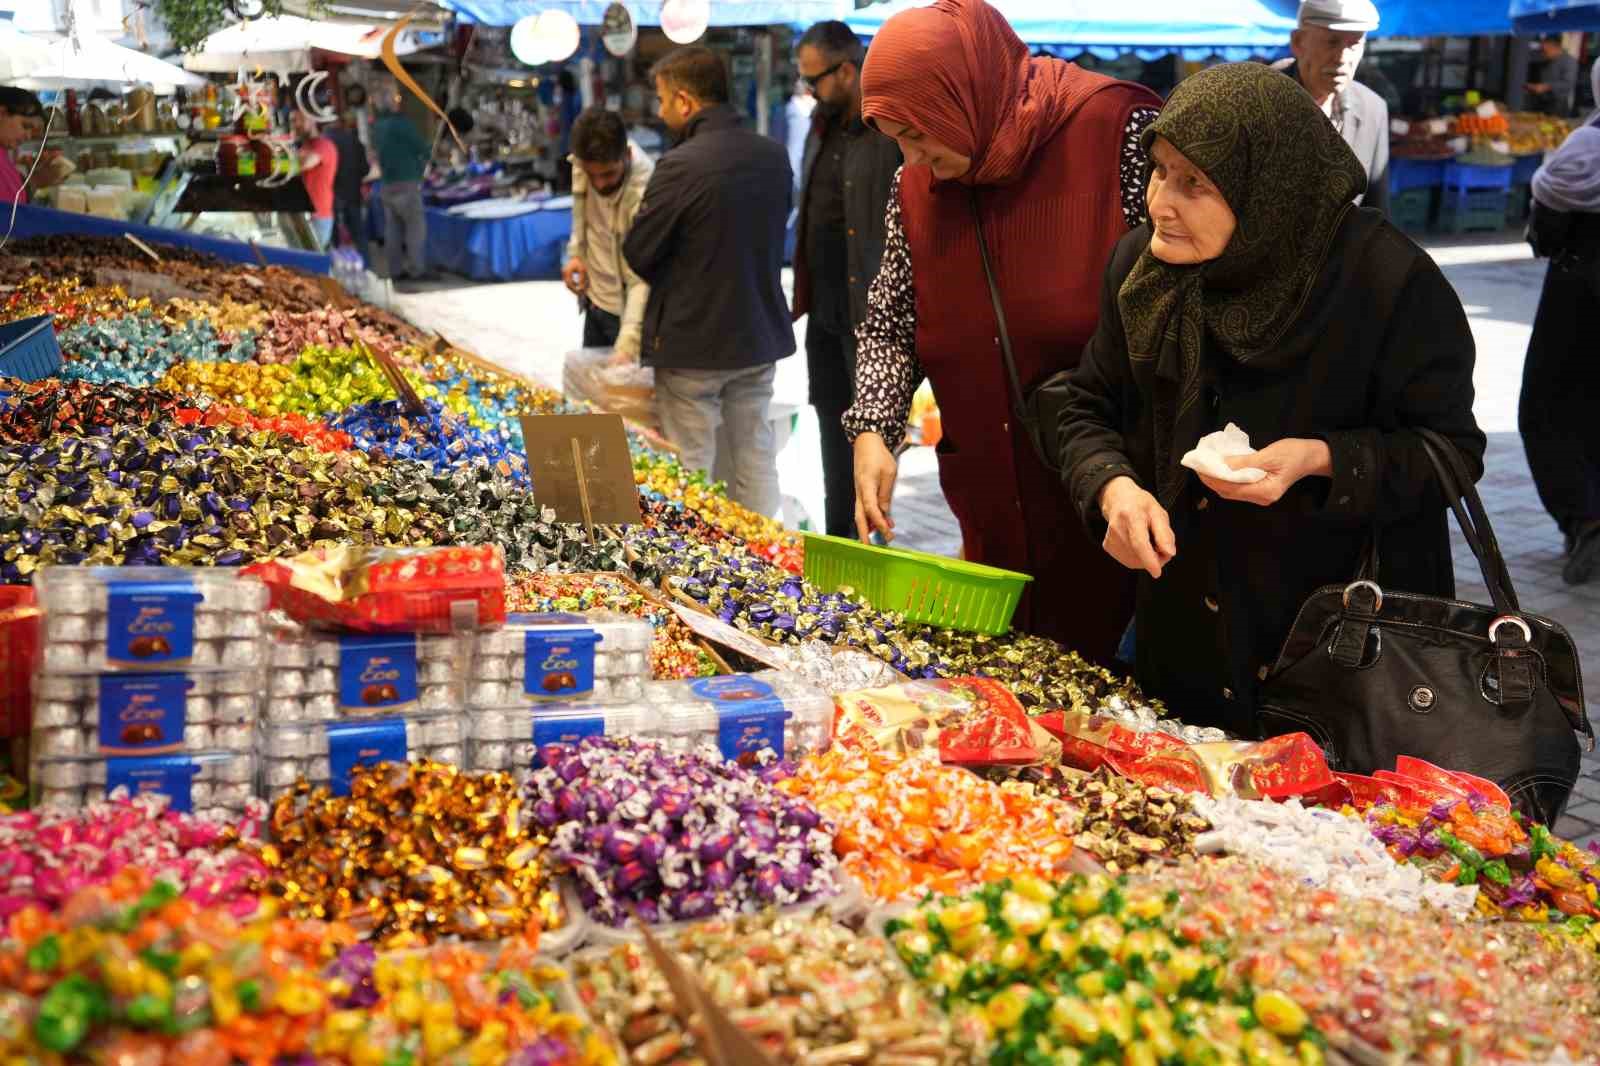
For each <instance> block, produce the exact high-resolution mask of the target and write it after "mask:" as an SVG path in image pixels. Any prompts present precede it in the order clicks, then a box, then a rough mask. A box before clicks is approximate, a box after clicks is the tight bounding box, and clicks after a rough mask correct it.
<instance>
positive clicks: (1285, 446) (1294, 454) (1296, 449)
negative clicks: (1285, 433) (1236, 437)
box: [1200, 437, 1333, 507]
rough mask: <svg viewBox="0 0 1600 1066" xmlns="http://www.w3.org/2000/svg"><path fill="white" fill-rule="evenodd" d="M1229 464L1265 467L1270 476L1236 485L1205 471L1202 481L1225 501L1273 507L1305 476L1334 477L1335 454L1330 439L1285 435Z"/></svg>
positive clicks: (1242, 468) (1234, 459)
mask: <svg viewBox="0 0 1600 1066" xmlns="http://www.w3.org/2000/svg"><path fill="white" fill-rule="evenodd" d="M1227 463H1228V466H1230V467H1232V468H1233V469H1234V470H1244V469H1246V468H1247V467H1254V468H1256V469H1257V470H1265V471H1266V472H1267V476H1266V477H1264V478H1262V479H1261V480H1260V481H1257V482H1256V483H1255V484H1253V485H1235V484H1234V483H1233V482H1231V481H1218V480H1216V479H1215V478H1209V477H1206V476H1205V475H1204V474H1202V475H1200V480H1201V482H1203V483H1204V484H1205V486H1206V488H1208V489H1210V490H1211V491H1212V492H1214V493H1216V494H1217V495H1218V496H1221V497H1222V498H1223V499H1225V500H1237V501H1239V502H1240V503H1253V504H1255V505H1256V506H1257V507H1271V506H1272V505H1273V504H1275V503H1277V502H1278V501H1279V500H1281V499H1282V498H1283V494H1284V493H1286V492H1288V491H1289V488H1290V486H1292V485H1293V484H1294V483H1295V482H1297V481H1299V480H1300V479H1301V478H1306V477H1332V476H1333V456H1332V454H1331V453H1330V452H1329V451H1328V444H1327V442H1326V441H1320V440H1307V439H1305V438H1302V437H1285V438H1284V439H1283V440H1280V441H1276V442H1274V443H1272V444H1269V445H1267V446H1266V447H1265V448H1262V449H1261V450H1260V451H1258V452H1252V453H1250V454H1249V455H1237V456H1233V457H1232V458H1230V459H1228V460H1227Z"/></svg>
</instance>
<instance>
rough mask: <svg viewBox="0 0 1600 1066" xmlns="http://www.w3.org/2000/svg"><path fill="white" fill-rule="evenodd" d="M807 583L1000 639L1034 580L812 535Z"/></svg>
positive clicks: (936, 623)
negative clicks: (847, 591) (849, 592)
mask: <svg viewBox="0 0 1600 1066" xmlns="http://www.w3.org/2000/svg"><path fill="white" fill-rule="evenodd" d="M806 580H807V581H808V582H810V583H811V584H813V585H815V586H816V587H818V588H820V589H821V590H822V591H824V592H832V591H834V590H835V589H838V588H840V587H841V586H845V585H848V586H849V587H851V588H853V589H855V590H856V591H857V592H858V593H860V594H861V596H862V597H863V598H864V599H865V600H866V601H867V602H868V603H870V604H872V606H874V607H876V608H878V610H880V611H898V612H900V613H901V614H903V615H905V616H906V618H907V619H908V620H909V621H912V622H925V623H927V624H928V625H931V626H938V627H940V628H941V629H963V630H966V631H968V632H971V633H987V634H990V635H992V636H993V635H999V634H1001V633H1005V632H1007V631H1008V630H1010V628H1011V616H1012V615H1013V614H1015V613H1016V610H1017V601H1018V600H1020V599H1021V598H1022V590H1023V588H1024V587H1026V586H1027V584H1028V582H1030V581H1032V580H1033V578H1031V577H1029V576H1028V575H1027V574H1019V573H1016V572H1015V571H1012V570H1001V569H998V568H996V567H993V566H981V565H979V564H977V563H967V562H962V561H961V560H959V559H946V558H945V557H943V556H941V555H928V554H927V553H925V552H914V551H905V550H903V549H901V548H879V547H876V546H874V545H871V544H862V543H861V542H860V541H856V540H846V539H845V538H843V537H829V536H824V535H823V534H821V533H807V534H806Z"/></svg>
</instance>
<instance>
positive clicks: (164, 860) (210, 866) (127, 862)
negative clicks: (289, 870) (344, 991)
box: [0, 795, 266, 921]
mask: <svg viewBox="0 0 1600 1066" xmlns="http://www.w3.org/2000/svg"><path fill="white" fill-rule="evenodd" d="M265 818H266V806H265V804H263V803H261V802H260V801H259V800H252V801H250V805H249V806H248V807H247V808H246V811H245V815H244V817H243V818H242V819H240V821H239V822H237V823H235V824H232V825H225V824H223V823H220V822H215V821H202V820H200V819H197V818H193V817H191V816H189V815H186V814H179V813H178V812H176V811H170V810H168V809H167V804H166V800H165V799H164V798H162V797H160V796H153V795H151V796H140V797H138V798H136V799H127V798H124V797H121V796H118V797H116V798H113V799H107V800H103V801H100V802H97V803H93V804H90V805H89V806H88V807H85V808H83V809H81V810H76V811H63V810H43V811H23V812H21V813H18V814H5V815H0V886H4V887H3V888H0V921H3V920H4V919H6V918H8V917H10V916H11V915H12V914H15V913H16V912H17V911H19V910H21V909H22V908H24V907H26V906H28V905H29V904H38V905H40V906H42V907H45V908H46V909H48V910H51V911H54V910H58V909H60V907H61V906H62V904H63V903H64V902H65V901H66V900H67V899H69V898H70V897H71V896H72V895H73V894H74V893H76V892H79V891H80V890H82V889H85V888H89V887H91V886H94V885H101V884H105V883H106V882H108V881H110V880H111V879H112V878H114V877H116V876H117V874H118V873H120V872H121V871H122V870H124V869H126V868H128V867H130V866H134V867H138V868H140V869H143V870H145V871H148V872H149V873H150V874H151V875H152V876H154V877H155V878H157V879H159V880H164V881H170V882H171V883H172V884H174V885H176V886H177V887H178V889H179V890H180V891H181V892H182V893H183V895H184V897H185V898H187V899H190V900H193V901H194V902H196V903H198V904H201V905H202V906H222V907H227V908H228V909H229V911H231V912H232V913H234V914H235V915H238V916H241V917H242V916H244V915H248V914H251V913H253V912H254V911H255V909H256V905H257V897H256V896H255V894H254V893H253V892H251V891H250V890H249V887H248V886H249V884H250V881H251V879H252V878H253V877H256V876H258V875H260V874H261V873H264V870H263V868H262V866H261V863H260V861H259V860H257V859H256V858H255V857H254V856H252V855H250V854H248V853H246V852H244V851H242V850H241V849H239V848H238V847H237V846H236V844H237V842H238V841H239V840H240V839H249V838H255V837H259V836H260V835H261V834H262V829H263V826H264V824H265Z"/></svg>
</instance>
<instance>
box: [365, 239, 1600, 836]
mask: <svg viewBox="0 0 1600 1066" xmlns="http://www.w3.org/2000/svg"><path fill="white" fill-rule="evenodd" d="M1423 245H1424V247H1425V248H1427V250H1428V251H1429V253H1430V254H1431V255H1432V256H1433V257H1434V259H1435V260H1436V261H1437V262H1438V263H1439V266H1440V268H1441V269H1442V270H1443V271H1444V273H1445V276H1446V277H1447V278H1448V279H1449V280H1450V282H1451V284H1452V285H1454V286H1455V289H1456V291H1457V293H1458V294H1459V295H1460V296H1461V302H1462V305H1463V306H1464V307H1465V308H1466V311H1467V315H1468V318H1469V319H1470V321H1471V323H1472V332H1473V337H1474V338H1475V340H1476V342H1477V349H1478V362H1477V370H1476V372H1475V374H1474V384H1475V386H1476V393H1477V395H1476V399H1475V402H1474V405H1473V407H1474V411H1475V412H1476V414H1477V416H1478V423H1479V425H1480V426H1482V428H1483V430H1484V432H1485V433H1487V434H1488V436H1489V450H1488V454H1487V458H1486V472H1485V474H1484V478H1483V481H1482V482H1481V483H1480V485H1479V492H1480V493H1481V495H1482V496H1483V502H1484V507H1485V508H1486V509H1487V511H1488V513H1489V516H1490V518H1491V520H1492V521H1493V523H1494V529H1495V534H1496V536H1497V537H1498V538H1499V542H1500V546H1501V549H1502V551H1503V552H1504V553H1505V555H1506V561H1507V563H1508V564H1509V566H1510V569H1511V575H1512V580H1513V581H1514V582H1515V584H1516V587H1517V592H1518V595H1519V596H1520V598H1521V601H1522V605H1523V607H1524V608H1525V609H1527V610H1529V611H1532V612H1535V613H1537V614H1542V615H1545V616H1547V617H1549V618H1552V619H1554V620H1556V621H1557V622H1560V623H1561V624H1562V625H1564V626H1565V627H1566V628H1567V630H1568V632H1569V633H1571V635H1572V638H1573V641H1574V642H1575V644H1576V645H1577V648H1578V654H1579V658H1580V661H1581V662H1583V663H1584V664H1587V665H1589V666H1591V668H1592V669H1593V670H1594V671H1595V673H1594V675H1593V678H1592V683H1591V686H1590V688H1589V689H1588V690H1587V693H1586V695H1587V696H1588V704H1589V709H1590V713H1591V715H1592V716H1597V717H1596V720H1597V721H1600V582H1595V583H1591V584H1589V585H1587V586H1583V587H1580V588H1570V587H1568V586H1566V585H1565V584H1563V583H1562V581H1561V557H1562V542H1561V534H1560V531H1559V530H1558V529H1557V528H1556V526H1555V524H1554V523H1553V522H1552V521H1551V520H1550V519H1549V517H1548V516H1547V515H1546V514H1545V512H1544V509H1543V508H1542V507H1541V506H1540V504H1539V499H1538V496H1537V494H1536V493H1535V491H1534V487H1533V482H1532V480H1531V478H1530V477H1529V474H1528V465H1527V460H1526V459H1525V457H1524V455H1523V451H1522V443H1521V440H1520V438H1519V437H1518V435H1517V395H1518V392H1519V390H1520V388H1521V381H1522V361H1523V357H1524V354H1525V353H1526V351H1527V347H1528V337H1529V335H1530V333H1531V332H1532V326H1533V317H1534V312H1535V310H1536V309H1537V307H1538V303H1539V290H1540V287H1541V285H1542V284H1543V281H1544V272H1545V264H1544V263H1543V262H1541V261H1536V260H1534V259H1533V257H1532V254H1531V253H1530V251H1529V249H1528V246H1527V244H1526V243H1525V242H1524V241H1523V240H1522V239H1521V237H1520V235H1518V234H1515V233H1511V232H1507V233H1503V234H1490V235H1483V234H1474V235H1467V236H1463V237H1437V238H1429V239H1427V240H1425V241H1424V242H1423ZM785 283H786V284H787V283H788V278H787V276H786V278H785ZM366 295H367V297H368V298H369V299H371V300H373V301H374V302H376V303H380V304H385V305H387V306H389V307H391V308H392V309H393V310H394V311H396V312H397V313H399V314H401V315H403V316H405V317H406V318H408V319H410V320H411V321H412V322H415V323H416V324H417V325H419V326H421V327H423V328H425V329H430V330H436V331H438V332H440V333H442V334H444V335H445V336H446V337H448V338H449V339H451V340H452V341H455V342H456V343H458V344H461V345H463V346H465V347H467V348H470V349H472V350H473V351H476V352H477V353H478V354H479V355H481V356H483V357H484V358H486V359H489V360H491V361H493V362H496V363H499V364H501V365H502V366H505V367H506V368H507V369H510V370H514V371H517V372H519V373H523V374H526V375H528V376H530V377H532V378H534V379H535V380H538V381H542V382H545V383H548V384H550V385H552V386H555V387H559V386H560V382H561V367H562V362H563V360H564V358H565V356H566V353H567V352H568V351H571V350H573V349H575V348H577V347H578V340H579V338H580V336H581V334H582V320H581V318H580V317H579V315H578V312H577V305H576V301H575V299H574V298H573V297H572V295H571V294H569V293H568V292H567V291H566V290H565V289H564V288H563V287H562V285H561V283H560V282H555V281H548V282H544V281H541V282H513V283H506V284H499V285H483V284H477V283H473V282H468V281H465V280H454V281H451V280H447V281H443V282H438V283H434V284H430V285H427V286H423V287H420V288H418V289H417V290H416V291H411V292H398V291H395V290H393V289H391V288H389V287H388V286H387V284H386V283H383V282H374V284H373V285H372V287H371V289H370V290H369V292H368V293H367V294H366ZM804 336H805V334H804V324H803V323H800V324H797V327H796V341H797V347H799V346H803V342H804ZM774 404H775V405H777V406H778V407H779V408H780V409H782V410H783V411H785V415H784V428H785V430H786V431H787V439H786V440H785V441H784V444H783V447H782V449H781V451H780V453H779V456H778V473H779V480H780V483H781V484H782V487H783V492H784V496H785V505H784V512H783V514H782V515H781V516H780V517H782V518H783V519H784V521H785V522H787V523H788V524H789V525H791V526H794V527H800V526H802V525H803V524H806V523H807V522H808V521H809V516H813V515H815V516H819V517H820V516H821V514H822V513H823V510H822V469H821V463H820V460H819V458H818V444H817V423H816V416H815V414H814V412H813V411H812V409H811V408H810V407H809V406H807V405H806V368H805V360H804V359H803V358H795V359H785V360H784V361H783V362H781V363H779V364H778V375H777V382H776V385H775V390H774ZM789 411H792V412H793V413H792V414H789V413H787V412H789ZM893 510H894V515H895V521H896V525H897V528H898V530H899V533H900V536H899V538H898V540H897V542H896V543H897V544H900V545H902V546H905V547H909V548H917V549H920V550H923V551H931V552H935V553H938V554H942V555H954V554H956V553H957V551H958V550H959V548H960V543H961V535H960V531H959V529H958V528H957V526H956V522H955V518H954V516H952V515H951V514H950V510H949V508H948V507H946V506H945V502H944V495H943V493H942V492H941V491H940V488H939V476H938V467H937V464H936V462H935V460H934V456H933V451H932V449H930V448H913V449H912V450H910V451H909V452H907V453H906V454H905V455H904V456H903V457H902V460H901V466H900V479H899V482H898V484H897V486H896V489H895V498H894V506H893ZM1454 548H1455V562H1456V575H1457V585H1458V589H1457V595H1458V596H1459V597H1460V598H1461V599H1464V600H1470V601H1473V602H1481V603H1487V602H1489V600H1488V594H1487V593H1486V592H1485V591H1484V589H1483V584H1482V580H1481V578H1480V577H1479V574H1478V568H1477V563H1476V561H1475V560H1474V559H1473V558H1472V553H1471V551H1470V550H1469V549H1468V548H1467V546H1466V542H1465V541H1463V540H1462V539H1461V537H1460V535H1459V531H1457V532H1456V536H1455V544H1454ZM1555 828H1556V831H1557V832H1558V833H1559V834H1560V835H1562V836H1564V837H1566V838H1568V839H1571V840H1575V841H1577V842H1579V843H1586V842H1588V841H1590V840H1596V841H1600V752H1597V753H1594V754H1588V755H1585V758H1584V765H1583V776H1582V777H1581V778H1580V779H1579V782H1578V786H1577V790H1576V792H1575V794H1574V795H1573V798H1572V803H1571V804H1570V806H1569V807H1568V810H1567V814H1566V816H1565V817H1564V818H1563V819H1562V820H1561V822H1560V823H1558V824H1557V826H1556V827H1555Z"/></svg>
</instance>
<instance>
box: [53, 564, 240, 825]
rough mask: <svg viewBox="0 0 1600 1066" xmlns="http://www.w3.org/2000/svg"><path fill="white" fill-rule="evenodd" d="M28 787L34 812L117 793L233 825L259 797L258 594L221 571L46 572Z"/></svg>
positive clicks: (80, 569) (116, 569)
mask: <svg viewBox="0 0 1600 1066" xmlns="http://www.w3.org/2000/svg"><path fill="white" fill-rule="evenodd" d="M34 588H35V591H36V593H37V596H38V601H39V605H40V607H41V608H42V609H43V611H44V622H43V627H44V629H43V646H42V649H41V654H40V657H39V667H38V670H37V672H36V673H35V676H34V680H33V715H32V730H31V735H30V740H29V761H30V767H29V780H30V782H31V787H32V789H33V798H34V801H35V802H36V803H37V804H39V805H40V806H43V807H55V808H69V809H71V808H77V807H81V806H83V805H85V804H87V803H90V802H92V801H94V800H96V799H99V798H101V797H103V796H105V795H106V794H107V793H109V792H110V791H112V790H114V789H116V788H118V787H125V788H127V789H128V790H129V791H130V792H131V793H134V794H136V795H137V794H141V793H147V792H158V793H161V794H164V795H167V796H169V797H170V798H171V801H172V806H173V807H174V808H175V809H178V810H182V811H189V812H193V813H196V814H202V815H209V816H215V817H223V818H227V817H237V816H238V815H239V814H240V813H241V812H242V811H243V810H244V808H245V804H246V803H247V802H248V801H249V799H250V798H251V796H252V795H254V794H255V785H256V761H255V749H256V723H257V719H258V717H259V713H260V706H259V705H260V701H261V693H262V678H263V667H264V665H265V663H266V661H267V650H268V647H267V634H266V608H267V601H268V591H267V588H266V586H264V585H262V584H261V583H260V582H258V581H255V580H253V579H251V578H247V577H244V576H241V575H239V574H238V573H236V572H232V571H228V570H212V569H188V568H178V567H127V568H124V567H84V566H47V567H43V568H41V569H40V571H39V572H38V574H37V575H36V576H35V578H34Z"/></svg>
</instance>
